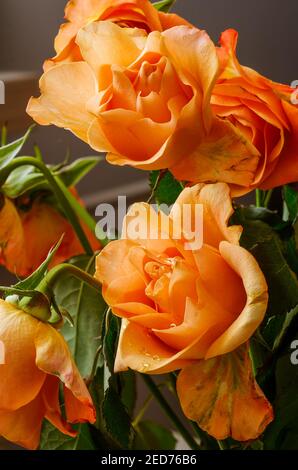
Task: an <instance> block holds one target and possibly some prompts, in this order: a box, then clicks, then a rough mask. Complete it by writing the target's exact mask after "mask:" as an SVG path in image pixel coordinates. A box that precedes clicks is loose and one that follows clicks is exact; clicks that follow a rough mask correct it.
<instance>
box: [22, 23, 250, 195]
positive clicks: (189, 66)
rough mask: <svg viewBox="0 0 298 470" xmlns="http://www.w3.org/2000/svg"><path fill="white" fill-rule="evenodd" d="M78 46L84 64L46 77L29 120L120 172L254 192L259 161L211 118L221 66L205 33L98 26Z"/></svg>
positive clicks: (234, 132)
mask: <svg viewBox="0 0 298 470" xmlns="http://www.w3.org/2000/svg"><path fill="white" fill-rule="evenodd" d="M75 41H76V44H77V46H78V47H79V49H80V54H81V56H82V58H83V61H79V62H70V63H66V64H60V65H57V66H55V67H53V68H51V69H50V70H48V71H47V72H46V73H45V74H44V75H43V77H42V78H41V80H40V88H41V96H40V98H38V99H35V98H32V99H31V101H30V102H29V105H28V109H27V111H28V113H29V114H30V115H31V116H32V117H33V119H35V120H36V121H37V122H38V123H39V124H41V125H48V124H55V125H56V126H59V127H64V128H67V129H70V130H71V131H72V132H73V133H74V134H75V135H77V136H78V137H79V138H80V139H82V140H83V141H85V142H87V143H88V144H89V145H90V146H91V147H92V148H93V149H95V150H97V151H99V152H108V155H107V159H108V161H109V162H110V163H113V164H115V165H126V164H127V165H131V166H133V167H136V168H140V169H144V170H154V169H155V170H156V169H162V168H169V169H170V170H171V171H172V173H173V174H174V175H175V177H176V178H178V179H180V180H187V181H208V182H209V181H217V180H221V181H224V182H227V183H233V184H237V185H240V186H245V187H248V186H249V184H250V183H251V180H252V174H253V173H254V171H255V169H256V168H257V166H258V162H259V153H258V151H257V149H256V148H255V146H253V145H252V144H251V142H250V141H249V139H248V138H246V136H245V135H243V133H241V132H240V131H239V130H238V129H237V128H236V127H235V126H234V124H233V123H232V122H230V121H229V120H224V119H222V118H219V117H217V116H215V114H214V113H213V112H212V109H211V104H210V99H211V92H212V90H213V87H214V84H215V81H216V79H217V77H218V75H219V73H220V63H219V59H218V56H217V52H216V48H215V46H214V44H213V42H212V41H211V39H210V38H209V36H208V35H207V34H206V33H205V32H204V31H200V30H198V29H196V28H192V27H189V26H176V27H173V28H170V29H168V30H166V31H163V32H159V31H154V32H151V33H150V34H149V35H148V34H147V33H146V32H145V31H144V30H143V29H137V28H134V29H130V28H122V27H120V26H119V25H117V24H114V23H112V22H109V21H101V22H91V23H89V24H88V25H87V26H85V27H84V28H82V29H80V30H79V32H78V34H77V36H76V40H75ZM248 137H249V136H248Z"/></svg>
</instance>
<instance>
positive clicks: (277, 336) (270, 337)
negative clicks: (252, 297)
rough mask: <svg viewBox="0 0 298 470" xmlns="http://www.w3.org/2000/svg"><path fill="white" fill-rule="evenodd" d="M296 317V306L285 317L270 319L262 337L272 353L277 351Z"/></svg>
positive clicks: (297, 311)
mask: <svg viewBox="0 0 298 470" xmlns="http://www.w3.org/2000/svg"><path fill="white" fill-rule="evenodd" d="M297 315H298V305H297V306H296V307H295V308H293V309H292V310H291V311H290V312H288V313H286V314H285V315H276V316H274V317H270V318H269V320H268V323H267V325H266V326H265V327H264V328H263V331H262V335H263V337H264V339H265V340H266V342H267V344H268V345H269V346H270V347H271V349H272V351H273V352H274V351H275V350H277V349H279V348H280V346H281V345H282V342H283V340H284V338H285V336H286V333H287V331H288V329H289V328H290V326H291V324H292V322H293V320H294V319H295V318H296V317H297Z"/></svg>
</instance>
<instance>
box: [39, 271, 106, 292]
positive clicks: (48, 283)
mask: <svg viewBox="0 0 298 470" xmlns="http://www.w3.org/2000/svg"><path fill="white" fill-rule="evenodd" d="M64 274H68V275H71V276H73V277H76V278H77V279H79V280H80V281H83V282H85V283H86V284H88V285H89V286H91V287H93V288H94V289H96V290H99V289H101V283H100V282H99V281H97V280H96V279H95V277H93V276H91V275H90V274H88V273H86V272H85V271H83V270H82V269H80V268H78V267H77V266H74V265H72V264H66V263H64V264H59V265H58V266H55V267H54V268H53V269H51V271H49V273H48V274H47V275H46V276H45V277H44V278H43V280H42V281H41V282H40V284H39V285H38V286H37V288H36V290H38V292H41V293H43V294H45V295H47V296H48V298H51V297H52V292H53V287H54V285H55V283H56V282H57V281H58V279H59V278H60V277H61V276H63V275H64Z"/></svg>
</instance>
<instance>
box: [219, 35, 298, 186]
mask: <svg viewBox="0 0 298 470" xmlns="http://www.w3.org/2000/svg"><path fill="white" fill-rule="evenodd" d="M237 37H238V34H237V32H236V31H234V30H232V29H230V30H227V31H225V32H224V33H223V34H222V37H221V41H220V42H221V47H220V48H219V50H218V53H219V57H220V63H221V67H222V69H223V70H222V73H221V75H220V77H219V79H218V80H217V83H216V86H215V87H214V89H213V92H212V98H211V102H212V108H213V111H214V112H215V113H216V115H217V116H219V117H220V118H222V119H224V120H228V121H229V122H231V123H232V124H233V125H234V126H236V127H237V129H238V130H239V132H241V134H242V135H243V136H245V137H246V138H247V139H248V140H249V141H250V142H251V143H252V144H253V145H254V147H255V148H256V149H257V151H258V152H259V155H260V159H259V161H258V165H257V166H256V168H255V170H254V171H252V173H251V181H250V185H249V188H241V187H239V186H238V187H236V188H235V190H236V193H238V194H241V193H244V192H247V190H251V189H254V188H256V187H259V188H261V189H270V188H274V187H275V186H279V185H283V184H285V183H290V182H295V181H298V106H297V105H294V104H292V103H291V95H292V94H293V88H291V87H290V86H287V85H280V84H278V83H274V82H272V81H271V80H268V79H267V78H265V77H263V76H262V75H260V74H258V73H257V72H255V71H254V70H252V69H250V68H248V67H243V66H241V65H240V64H239V62H238V60H237V57H236V46H237Z"/></svg>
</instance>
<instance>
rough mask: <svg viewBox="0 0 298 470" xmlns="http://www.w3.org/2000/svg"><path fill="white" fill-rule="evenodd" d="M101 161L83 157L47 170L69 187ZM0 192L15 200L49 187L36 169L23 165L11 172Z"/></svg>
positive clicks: (95, 158)
mask: <svg viewBox="0 0 298 470" xmlns="http://www.w3.org/2000/svg"><path fill="white" fill-rule="evenodd" d="M101 160H102V158H101V157H85V158H79V159H78V160H76V161H74V162H72V163H71V164H69V165H63V166H59V167H53V166H50V165H48V168H49V169H50V170H51V171H52V173H53V175H54V176H58V177H60V178H61V180H62V181H63V183H64V184H65V185H66V186H67V187H70V186H75V185H76V184H77V183H78V182H79V181H81V179H82V178H84V176H86V175H87V174H88V173H89V172H90V171H91V170H92V169H93V168H94V167H95V166H96V165H97V164H98V163H99V162H100V161H101ZM2 190H3V192H4V194H5V195H6V196H7V197H9V198H11V199H15V198H17V197H20V196H22V195H23V194H25V193H32V192H34V191H50V190H51V187H50V185H49V183H48V181H47V179H46V178H45V177H44V175H43V174H42V173H41V172H40V170H39V169H38V168H36V167H34V166H31V165H24V166H21V167H19V168H16V169H15V170H14V171H12V172H11V174H10V175H9V177H8V178H7V180H6V182H5V184H4V185H3V186H2Z"/></svg>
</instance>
